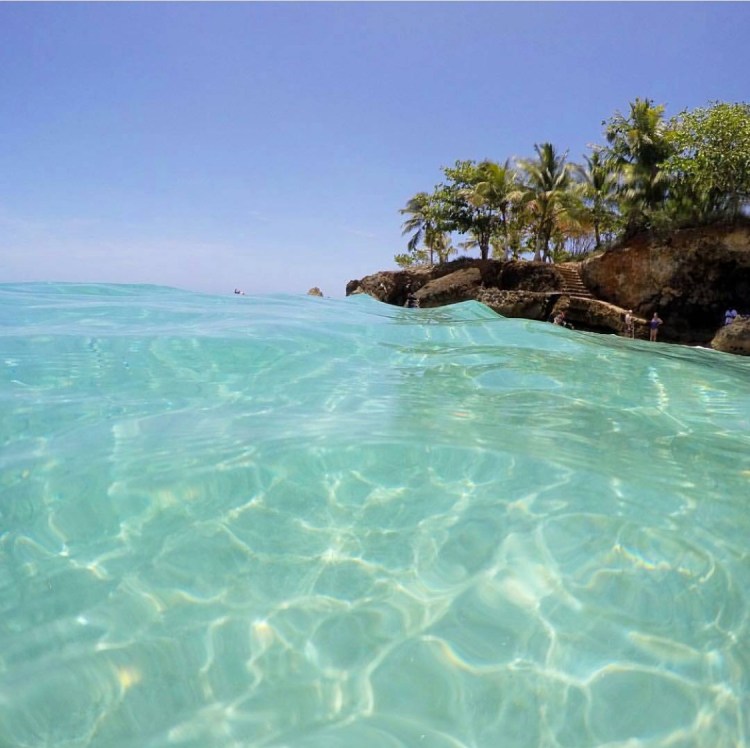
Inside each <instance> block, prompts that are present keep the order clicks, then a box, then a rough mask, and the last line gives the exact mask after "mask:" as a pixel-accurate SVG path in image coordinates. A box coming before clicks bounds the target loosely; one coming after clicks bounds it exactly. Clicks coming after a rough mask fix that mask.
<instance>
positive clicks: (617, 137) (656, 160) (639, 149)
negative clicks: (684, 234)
mask: <svg viewBox="0 0 750 748" xmlns="http://www.w3.org/2000/svg"><path fill="white" fill-rule="evenodd" d="M605 134H606V137H607V142H608V143H609V144H610V148H609V152H608V158H609V159H610V160H611V161H612V162H613V163H614V165H615V166H616V167H617V168H618V169H619V170H620V172H621V177H622V179H621V187H620V192H621V196H622V202H623V205H622V207H623V212H624V213H625V214H626V217H627V223H628V225H627V227H626V229H627V231H628V232H629V233H632V232H633V231H635V230H637V229H639V228H642V227H644V226H646V225H648V222H649V217H650V215H651V214H652V213H653V212H654V211H655V210H656V209H657V208H660V207H661V206H662V205H663V204H664V202H665V200H666V197H667V193H668V186H669V180H668V174H667V172H666V171H665V170H664V168H663V164H664V162H665V161H666V159H667V158H668V157H669V155H670V154H671V152H672V147H671V145H670V142H669V138H668V126H667V123H666V122H665V121H664V106H663V105H659V106H654V103H653V101H652V100H651V99H638V98H637V99H636V100H635V101H633V102H631V103H630V115H629V116H628V117H624V116H623V115H622V114H620V113H619V112H617V113H616V114H615V116H614V117H612V119H610V121H609V122H608V124H607V128H606V130H605Z"/></svg>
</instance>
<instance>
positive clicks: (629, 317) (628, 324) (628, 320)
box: [625, 309, 635, 338]
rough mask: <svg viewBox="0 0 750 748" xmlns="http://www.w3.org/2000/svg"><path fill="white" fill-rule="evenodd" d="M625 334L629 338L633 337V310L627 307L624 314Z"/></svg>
mask: <svg viewBox="0 0 750 748" xmlns="http://www.w3.org/2000/svg"><path fill="white" fill-rule="evenodd" d="M625 335H626V336H627V337H629V338H634V337H635V321H634V320H633V310H632V309H628V312H627V314H626V315H625Z"/></svg>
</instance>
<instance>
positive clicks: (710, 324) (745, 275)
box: [581, 226, 750, 344]
mask: <svg viewBox="0 0 750 748" xmlns="http://www.w3.org/2000/svg"><path fill="white" fill-rule="evenodd" d="M581 277H582V279H583V281H584V283H585V284H586V286H587V287H588V288H589V290H591V291H592V293H593V294H594V295H595V296H596V297H597V298H600V299H603V300H605V301H609V302H611V303H613V304H617V305H618V306H621V307H628V308H631V309H633V310H634V311H635V312H636V313H637V314H639V315H641V316H643V317H651V315H652V314H653V312H655V311H656V312H658V313H659V316H660V317H661V318H662V319H663V320H664V326H663V327H662V329H661V330H660V332H659V339H660V340H662V339H663V340H668V341H675V342H683V343H701V344H705V343H707V342H708V341H710V340H711V338H712V337H713V335H714V333H715V332H716V329H717V328H718V327H719V325H721V324H722V322H723V319H724V310H725V309H726V308H727V307H738V308H739V309H740V311H741V312H742V311H750V309H746V308H745V307H750V227H747V226H735V227H732V228H721V227H714V228H704V229H685V230H682V231H675V232H673V233H672V234H670V235H669V237H667V238H665V239H650V240H647V239H646V238H644V237H641V238H639V239H636V240H634V241H632V242H630V243H629V244H628V245H627V246H623V247H618V248H615V249H611V250H609V251H607V252H604V253H603V254H600V255H598V256H594V257H591V258H589V259H587V260H584V261H583V263H582V264H581ZM743 304H744V306H743Z"/></svg>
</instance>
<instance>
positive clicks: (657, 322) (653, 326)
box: [648, 312, 664, 342]
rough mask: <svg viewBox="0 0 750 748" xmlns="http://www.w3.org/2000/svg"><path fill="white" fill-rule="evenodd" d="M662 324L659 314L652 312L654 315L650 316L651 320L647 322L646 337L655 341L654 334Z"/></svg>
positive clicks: (655, 334)
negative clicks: (647, 332)
mask: <svg viewBox="0 0 750 748" xmlns="http://www.w3.org/2000/svg"><path fill="white" fill-rule="evenodd" d="M663 324H664V320H663V319H661V318H660V317H659V315H658V314H657V313H656V312H654V316H653V317H651V320H650V321H649V323H648V328H649V337H648V339H649V340H651V341H654V342H656V336H657V334H658V332H659V328H660V327H661V326H662V325H663Z"/></svg>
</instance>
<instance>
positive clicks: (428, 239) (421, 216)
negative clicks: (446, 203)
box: [399, 192, 447, 265]
mask: <svg viewBox="0 0 750 748" xmlns="http://www.w3.org/2000/svg"><path fill="white" fill-rule="evenodd" d="M400 212H401V214H402V215H408V216H409V217H408V218H407V219H406V220H405V221H404V223H403V224H402V231H401V233H402V235H405V234H411V237H410V239H409V243H408V244H407V248H408V250H409V252H408V255H409V256H411V257H412V261H411V262H410V263H409V264H423V261H422V258H423V257H424V258H426V257H429V263H430V265H432V264H434V260H435V254H436V253H438V254H439V253H440V252H441V251H442V252H443V254H445V252H446V251H447V250H446V244H445V240H444V236H443V235H444V234H445V217H444V211H443V207H442V205H441V203H440V202H439V201H438V200H437V199H436V198H435V196H433V195H428V194H427V193H426V192H418V193H417V194H416V195H414V197H412V198H411V199H410V200H409V202H408V203H407V204H406V207H405V208H402V209H401V211H400ZM420 242H421V243H422V244H423V245H424V248H425V249H426V253H424V250H423V249H420V247H419V244H420ZM439 256H440V255H439ZM403 259H404V260H406V257H404V258H403ZM440 261H441V262H443V261H444V260H440ZM399 264H402V263H399Z"/></svg>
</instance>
